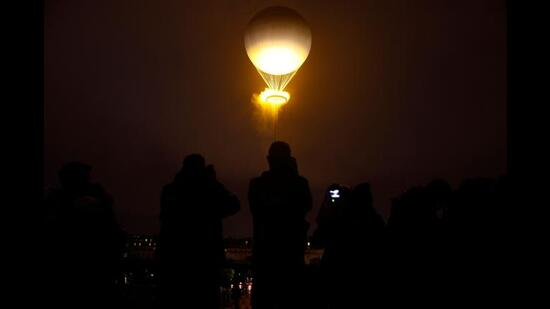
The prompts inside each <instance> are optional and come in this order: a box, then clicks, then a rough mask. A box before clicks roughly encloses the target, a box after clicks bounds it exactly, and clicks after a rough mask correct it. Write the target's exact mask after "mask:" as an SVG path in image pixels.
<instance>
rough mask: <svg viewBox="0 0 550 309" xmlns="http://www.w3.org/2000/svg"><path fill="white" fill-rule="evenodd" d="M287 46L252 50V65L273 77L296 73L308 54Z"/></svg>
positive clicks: (261, 47)
mask: <svg viewBox="0 0 550 309" xmlns="http://www.w3.org/2000/svg"><path fill="white" fill-rule="evenodd" d="M298 52H299V51H297V50H294V49H292V48H289V47H285V46H267V47H263V46H258V47H256V48H253V49H251V51H250V53H249V56H250V59H252V63H254V65H255V66H256V67H257V68H258V69H259V70H260V71H263V72H265V73H268V74H271V75H284V74H288V73H292V72H294V71H296V70H297V69H298V68H299V67H300V66H301V65H302V63H303V62H304V61H305V58H306V57H307V54H306V55H305V56H304V55H303V54H299V53H298Z"/></svg>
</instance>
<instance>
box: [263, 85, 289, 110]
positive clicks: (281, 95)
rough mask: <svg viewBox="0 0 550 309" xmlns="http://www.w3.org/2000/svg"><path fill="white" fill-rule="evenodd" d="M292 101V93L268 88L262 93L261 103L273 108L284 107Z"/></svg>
mask: <svg viewBox="0 0 550 309" xmlns="http://www.w3.org/2000/svg"><path fill="white" fill-rule="evenodd" d="M289 99H290V93H288V92H286V91H279V90H274V89H268V88H266V89H265V90H264V91H262V93H260V102H261V103H264V104H265V103H267V104H270V105H272V106H281V105H284V104H285V103H286V102H288V100H289Z"/></svg>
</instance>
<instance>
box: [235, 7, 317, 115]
mask: <svg viewBox="0 0 550 309" xmlns="http://www.w3.org/2000/svg"><path fill="white" fill-rule="evenodd" d="M244 45H245V48H246V53H247V54H248V58H250V61H252V63H253V64H254V66H255V67H256V69H257V70H258V72H259V73H260V75H261V76H262V78H263V79H264V81H265V82H266V84H267V86H268V87H267V88H266V89H265V90H264V91H263V92H262V93H261V94H260V98H261V100H262V101H263V102H267V103H270V104H273V105H282V104H285V103H286V102H287V101H288V99H289V98H290V94H289V93H288V92H286V91H284V89H285V87H286V85H288V83H289V82H290V80H291V79H292V77H294V75H295V74H296V71H298V69H299V68H300V66H301V65H302V64H303V63H304V61H306V58H307V56H308V54H309V50H310V49H311V30H310V28H309V26H308V24H307V22H306V21H305V20H304V18H303V17H302V16H300V14H298V12H296V11H294V10H292V9H290V8H286V7H269V8H266V9H264V10H262V11H260V12H258V13H257V14H256V15H255V16H254V17H253V18H252V19H251V20H250V22H249V23H248V26H247V28H246V33H245V36H244Z"/></svg>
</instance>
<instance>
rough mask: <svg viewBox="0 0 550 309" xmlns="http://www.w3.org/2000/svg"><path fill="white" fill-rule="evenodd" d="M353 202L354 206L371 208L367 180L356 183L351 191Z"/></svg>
mask: <svg viewBox="0 0 550 309" xmlns="http://www.w3.org/2000/svg"><path fill="white" fill-rule="evenodd" d="M352 199H353V204H354V206H355V207H361V208H372V192H371V189H370V184H369V183H367V182H364V183H361V184H358V185H357V186H356V187H355V188H353V192H352Z"/></svg>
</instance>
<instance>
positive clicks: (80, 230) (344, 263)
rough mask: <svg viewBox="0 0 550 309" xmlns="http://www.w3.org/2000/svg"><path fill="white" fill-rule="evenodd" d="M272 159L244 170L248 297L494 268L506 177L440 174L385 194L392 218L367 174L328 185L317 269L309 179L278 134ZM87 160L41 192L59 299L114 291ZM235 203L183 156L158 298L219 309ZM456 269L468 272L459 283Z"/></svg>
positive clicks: (447, 289) (396, 288)
mask: <svg viewBox="0 0 550 309" xmlns="http://www.w3.org/2000/svg"><path fill="white" fill-rule="evenodd" d="M267 161H268V165H269V169H268V170H267V171H264V172H263V173H262V174H261V176H259V177H256V178H254V179H252V180H251V181H250V185H249V191H248V202H249V207H250V212H251V214H252V220H253V245H252V254H253V259H252V270H253V274H254V285H253V290H252V305H253V308H260V309H262V308H308V307H314V308H356V305H354V304H364V305H365V306H366V305H367V304H369V303H370V304H382V303H386V304H388V303H391V302H392V301H393V300H394V299H403V298H406V299H412V298H413V297H424V296H426V297H428V298H432V300H434V301H435V299H436V298H437V296H440V297H444V296H448V294H449V293H455V296H456V295H458V294H460V293H462V295H465V294H467V293H470V292H472V293H476V292H479V291H481V290H482V289H483V284H486V281H484V280H483V279H486V278H487V277H489V276H491V275H492V274H493V273H492V272H491V270H490V269H489V268H486V266H487V265H489V264H490V263H491V261H489V260H487V259H488V258H487V255H485V254H484V253H487V252H488V247H490V246H491V244H495V243H497V242H498V239H499V236H500V235H499V231H500V229H499V228H500V227H501V225H502V223H501V220H500V217H499V216H498V213H499V211H500V210H501V209H503V208H504V207H505V206H506V205H509V204H510V203H512V201H511V194H512V193H511V189H512V186H511V183H510V178H509V177H508V176H503V177H500V178H498V179H490V178H472V179H466V180H464V181H463V182H462V184H461V185H460V186H459V187H458V189H456V190H453V189H452V187H451V185H450V184H449V183H448V182H446V181H445V180H442V179H436V180H433V181H431V182H429V183H428V184H426V185H424V186H416V187H413V188H410V189H408V190H407V191H405V192H403V193H402V194H401V195H400V196H398V197H396V198H394V199H393V200H392V205H391V214H390V216H389V218H388V220H387V224H386V223H385V222H384V220H383V218H382V217H381V216H380V215H379V214H378V213H377V211H376V210H375V207H374V205H373V195H372V191H371V186H370V184H369V183H360V184H358V185H356V186H354V187H348V186H345V185H339V184H333V185H331V186H329V187H328V188H327V190H326V193H325V196H324V200H323V202H322V205H321V207H320V210H319V213H318V217H317V229H316V230H315V231H314V232H313V235H312V238H311V242H312V247H315V248H323V249H324V253H323V256H322V259H321V263H320V265H319V267H318V269H319V271H318V272H307V270H306V265H305V262H304V252H305V248H306V242H307V239H308V236H307V235H308V229H309V223H308V222H307V221H306V219H305V218H306V215H307V213H308V212H309V211H310V210H311V209H312V196H311V193H310V189H309V184H308V181H307V179H306V178H304V177H303V176H301V175H300V174H299V172H298V164H297V161H296V159H295V158H294V157H293V156H292V154H291V149H290V146H289V145H288V144H287V143H285V142H274V143H273V144H272V145H271V147H270V148H269V152H268V155H267ZM90 171H91V166H89V165H87V164H83V163H79V162H73V163H69V164H66V165H65V166H63V167H62V168H61V170H60V172H59V179H60V182H61V187H60V188H59V189H53V190H49V191H48V192H47V194H46V196H45V207H44V213H43V219H44V220H43V223H44V235H43V237H45V238H48V239H51V240H53V241H52V242H51V244H52V245H51V246H52V249H51V252H52V255H51V257H50V260H49V262H50V264H49V266H48V267H49V268H50V269H51V275H52V276H54V277H56V278H57V279H58V280H57V281H56V282H58V283H59V284H58V285H56V286H55V288H54V289H53V290H54V291H55V292H54V293H53V294H51V297H53V298H54V299H59V300H60V301H59V303H60V304H62V303H63V301H61V300H64V302H65V303H66V304H72V305H77V306H78V304H82V303H85V304H88V305H89V304H93V305H96V307H97V306H100V305H106V304H107V302H112V301H116V300H117V297H116V290H115V287H114V284H113V282H114V279H115V277H116V275H117V267H118V266H119V265H118V263H119V262H120V255H121V252H122V249H123V245H124V239H125V235H124V233H123V232H122V230H121V229H120V228H119V226H118V224H117V222H116V220H115V216H114V212H113V198H112V197H111V196H110V195H109V194H108V193H106V192H105V190H104V189H103V188H102V187H101V186H100V185H98V184H95V183H92V182H91V181H90ZM239 209H240V201H239V199H238V198H237V197H236V196H235V195H234V194H233V193H231V192H230V191H228V190H227V189H226V188H225V187H224V185H223V184H222V183H220V182H219V181H218V180H217V179H216V171H215V169H214V166H213V165H206V163H205V159H204V158H203V157H202V156H201V155H199V154H191V155H188V156H187V157H185V159H184V160H183V165H182V167H181V170H180V171H179V172H178V173H177V174H176V176H175V177H174V179H173V181H172V182H170V183H169V184H167V185H165V186H164V187H163V188H162V192H161V194H160V222H161V230H160V245H159V250H158V252H157V255H158V261H159V263H160V273H159V275H160V276H159V277H160V289H159V290H160V293H159V303H158V305H159V307H176V306H178V307H182V308H193V307H194V306H193V305H192V304H193V301H194V300H197V299H199V300H200V301H201V308H220V305H221V304H220V299H221V297H220V289H219V287H220V284H221V282H220V280H221V272H222V267H223V263H224V260H225V256H224V245H223V231H222V220H223V219H224V218H226V217H228V216H231V215H234V214H236V213H237V212H238V211H239ZM484 258H485V260H484ZM480 273H481V274H482V275H481V276H480V275H479V274H480ZM484 276H485V277H484ZM459 278H460V279H466V280H469V281H468V283H467V284H465V285H463V286H461V287H459V288H456V286H454V285H453V284H454V283H455V282H454V280H458V279H459ZM474 278H475V279H474ZM479 278H480V279H479ZM478 279H479V280H478ZM289 280H290V281H291V284H288V283H289V282H288V281H289ZM451 286H453V288H451ZM283 288H284V291H281V290H282V289H283ZM453 289H454V290H453ZM237 292H238V291H233V294H234V295H233V296H234V298H239V297H240V294H238V295H237Z"/></svg>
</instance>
